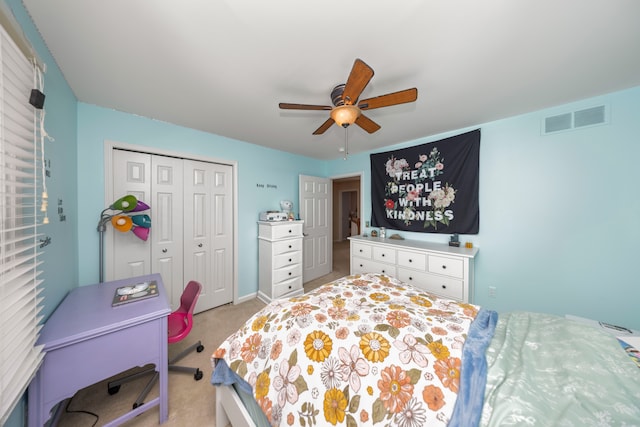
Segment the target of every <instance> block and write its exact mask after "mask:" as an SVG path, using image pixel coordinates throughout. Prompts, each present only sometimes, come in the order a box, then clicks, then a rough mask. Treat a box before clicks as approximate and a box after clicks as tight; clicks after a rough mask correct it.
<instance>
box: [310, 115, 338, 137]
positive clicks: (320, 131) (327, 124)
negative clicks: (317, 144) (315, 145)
mask: <svg viewBox="0 0 640 427" xmlns="http://www.w3.org/2000/svg"><path fill="white" fill-rule="evenodd" d="M334 123H335V121H334V120H333V119H332V118H331V117H329V118H328V119H327V121H326V122H324V123H323V124H322V125H321V126H320V127H319V128H318V129H316V130H315V132H313V134H314V135H320V134H323V133H324V132H325V131H326V130H327V129H329V128H330V127H331V125H333V124H334Z"/></svg>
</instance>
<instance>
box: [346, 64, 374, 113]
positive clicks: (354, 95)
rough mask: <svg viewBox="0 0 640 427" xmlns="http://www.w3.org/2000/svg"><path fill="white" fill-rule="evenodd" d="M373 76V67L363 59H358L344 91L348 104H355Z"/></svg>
mask: <svg viewBox="0 0 640 427" xmlns="http://www.w3.org/2000/svg"><path fill="white" fill-rule="evenodd" d="M372 77H373V69H372V68H371V67H369V66H368V65H367V64H365V63H364V62H363V61H362V60H361V59H356V61H355V62H354V63H353V68H351V73H349V78H348V79H347V83H346V85H345V87H344V92H342V99H343V100H344V103H345V104H347V105H353V104H355V103H356V102H357V101H358V98H359V97H360V94H361V93H362V91H363V90H364V88H365V87H366V86H367V84H369V80H371V78H372Z"/></svg>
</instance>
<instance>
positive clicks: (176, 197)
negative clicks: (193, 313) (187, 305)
mask: <svg viewBox="0 0 640 427" xmlns="http://www.w3.org/2000/svg"><path fill="white" fill-rule="evenodd" d="M151 162H152V176H151V179H152V185H151V192H152V204H151V233H150V239H149V240H150V241H151V254H152V266H151V267H152V270H153V273H160V275H161V276H162V281H163V282H164V286H165V289H166V291H167V294H168V295H169V298H170V303H171V308H172V309H174V310H175V309H176V308H178V307H179V306H180V296H181V295H182V290H183V289H184V286H185V283H184V277H183V255H182V245H183V243H182V241H183V231H182V222H183V213H182V209H183V197H182V188H183V166H182V159H176V158H173V157H165V156H157V155H153V156H152V157H151Z"/></svg>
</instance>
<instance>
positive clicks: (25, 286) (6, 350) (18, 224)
mask: <svg viewBox="0 0 640 427" xmlns="http://www.w3.org/2000/svg"><path fill="white" fill-rule="evenodd" d="M34 77H35V72H34V66H33V65H32V64H31V63H30V62H29V60H28V59H27V58H26V57H25V56H24V54H23V53H22V51H21V50H20V49H19V48H18V46H17V45H16V44H15V42H14V41H13V39H12V38H11V37H9V35H8V34H7V32H6V31H5V29H4V27H0V425H4V423H5V422H6V421H7V418H8V417H9V415H11V412H12V411H13V408H14V407H15V405H16V403H17V402H18V401H19V400H20V398H21V397H22V395H23V394H24V392H25V390H26V388H27V386H28V385H29V382H30V381H31V379H32V378H33V376H34V374H35V373H36V371H37V369H38V367H39V366H40V363H41V362H42V358H43V356H44V354H43V353H42V351H41V348H40V347H39V346H36V341H37V339H38V333H39V330H40V326H39V324H40V322H41V318H40V310H41V300H42V299H41V297H40V296H39V292H40V290H39V285H40V282H41V279H40V278H39V276H40V271H38V265H39V261H38V250H39V243H40V242H39V240H38V238H39V237H38V221H39V219H38V216H39V215H40V216H42V213H41V212H40V208H41V206H40V205H38V194H39V192H40V191H42V188H41V186H42V185H43V181H42V179H39V178H41V176H40V175H39V173H38V172H39V171H40V170H41V169H40V168H39V167H38V166H39V165H41V164H42V161H43V157H42V154H43V153H41V152H40V151H39V147H38V144H37V142H36V140H37V139H38V138H37V135H36V134H35V130H36V120H37V118H38V117H37V116H38V114H37V113H36V111H35V109H34V107H33V106H32V105H30V104H29V97H30V94H31V89H33V88H34Z"/></svg>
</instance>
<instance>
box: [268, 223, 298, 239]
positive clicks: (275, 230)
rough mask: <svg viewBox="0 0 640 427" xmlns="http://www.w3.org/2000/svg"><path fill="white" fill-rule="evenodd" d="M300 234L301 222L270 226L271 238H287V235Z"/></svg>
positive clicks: (296, 235)
mask: <svg viewBox="0 0 640 427" xmlns="http://www.w3.org/2000/svg"><path fill="white" fill-rule="evenodd" d="M300 236H302V224H283V225H278V226H277V227H272V230H271V239H272V240H278V239H287V238H289V237H300Z"/></svg>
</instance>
